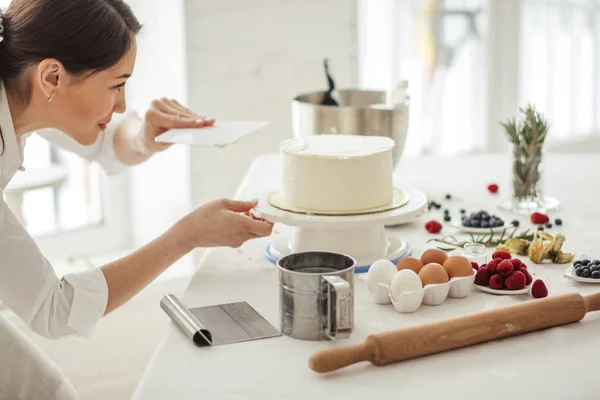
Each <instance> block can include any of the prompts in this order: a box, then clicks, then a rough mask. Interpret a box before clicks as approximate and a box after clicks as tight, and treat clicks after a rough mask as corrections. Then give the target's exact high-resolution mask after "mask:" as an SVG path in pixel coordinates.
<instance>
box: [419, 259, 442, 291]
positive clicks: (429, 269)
mask: <svg viewBox="0 0 600 400" xmlns="http://www.w3.org/2000/svg"><path fill="white" fill-rule="evenodd" d="M419 278H421V282H422V283H423V286H425V285H431V284H434V283H446V282H448V281H449V280H450V278H448V273H447V272H446V270H445V269H444V267H442V266H441V265H440V264H437V263H430V264H427V265H425V266H424V267H423V268H421V270H420V271H419Z"/></svg>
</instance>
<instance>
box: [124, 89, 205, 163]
mask: <svg viewBox="0 0 600 400" xmlns="http://www.w3.org/2000/svg"><path fill="white" fill-rule="evenodd" d="M214 123H215V120H214V119H210V118H206V117H204V116H202V115H199V114H196V113H195V112H194V111H192V110H190V109H189V108H187V107H185V106H182V105H181V104H179V102H178V101H177V100H174V99H167V98H162V99H160V100H154V101H153V102H152V104H151V106H150V109H148V111H146V115H145V118H144V123H143V124H142V127H141V129H140V131H139V133H138V135H137V137H136V143H135V144H136V146H135V147H136V149H137V152H138V153H140V154H141V155H146V156H149V155H151V154H153V153H156V152H159V151H163V150H165V149H167V148H169V147H170V146H171V143H159V142H155V141H154V139H155V138H156V137H157V136H158V135H160V134H163V133H165V132H166V131H168V130H169V129H173V128H202V127H205V126H212V125H214Z"/></svg>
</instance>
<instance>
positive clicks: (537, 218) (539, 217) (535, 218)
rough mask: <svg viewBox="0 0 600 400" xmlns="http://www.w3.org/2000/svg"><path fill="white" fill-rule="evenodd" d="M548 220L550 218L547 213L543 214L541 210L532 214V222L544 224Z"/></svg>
mask: <svg viewBox="0 0 600 400" xmlns="http://www.w3.org/2000/svg"><path fill="white" fill-rule="evenodd" d="M548 221H550V218H548V216H547V215H546V214H542V213H539V212H534V213H533V214H531V222H532V223H534V224H536V225H542V224H545V223H546V222H548Z"/></svg>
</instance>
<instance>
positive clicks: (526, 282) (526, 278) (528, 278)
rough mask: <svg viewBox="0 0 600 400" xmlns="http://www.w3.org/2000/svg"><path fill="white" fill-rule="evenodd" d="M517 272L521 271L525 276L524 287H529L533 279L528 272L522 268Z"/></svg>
mask: <svg viewBox="0 0 600 400" xmlns="http://www.w3.org/2000/svg"><path fill="white" fill-rule="evenodd" d="M519 271H521V272H522V273H523V275H525V286H528V285H531V282H532V281H533V277H532V276H531V274H530V273H529V271H527V269H523V267H521V269H520V270H519Z"/></svg>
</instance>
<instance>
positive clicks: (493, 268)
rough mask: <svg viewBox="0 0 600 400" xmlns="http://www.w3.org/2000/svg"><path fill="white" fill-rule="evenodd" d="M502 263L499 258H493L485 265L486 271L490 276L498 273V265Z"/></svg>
mask: <svg viewBox="0 0 600 400" xmlns="http://www.w3.org/2000/svg"><path fill="white" fill-rule="evenodd" d="M501 262H502V259H501V258H494V259H493V260H492V261H490V262H489V263H487V269H488V271H489V272H490V275H495V274H497V273H498V269H497V268H498V265H499V264H500V263H501Z"/></svg>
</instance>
